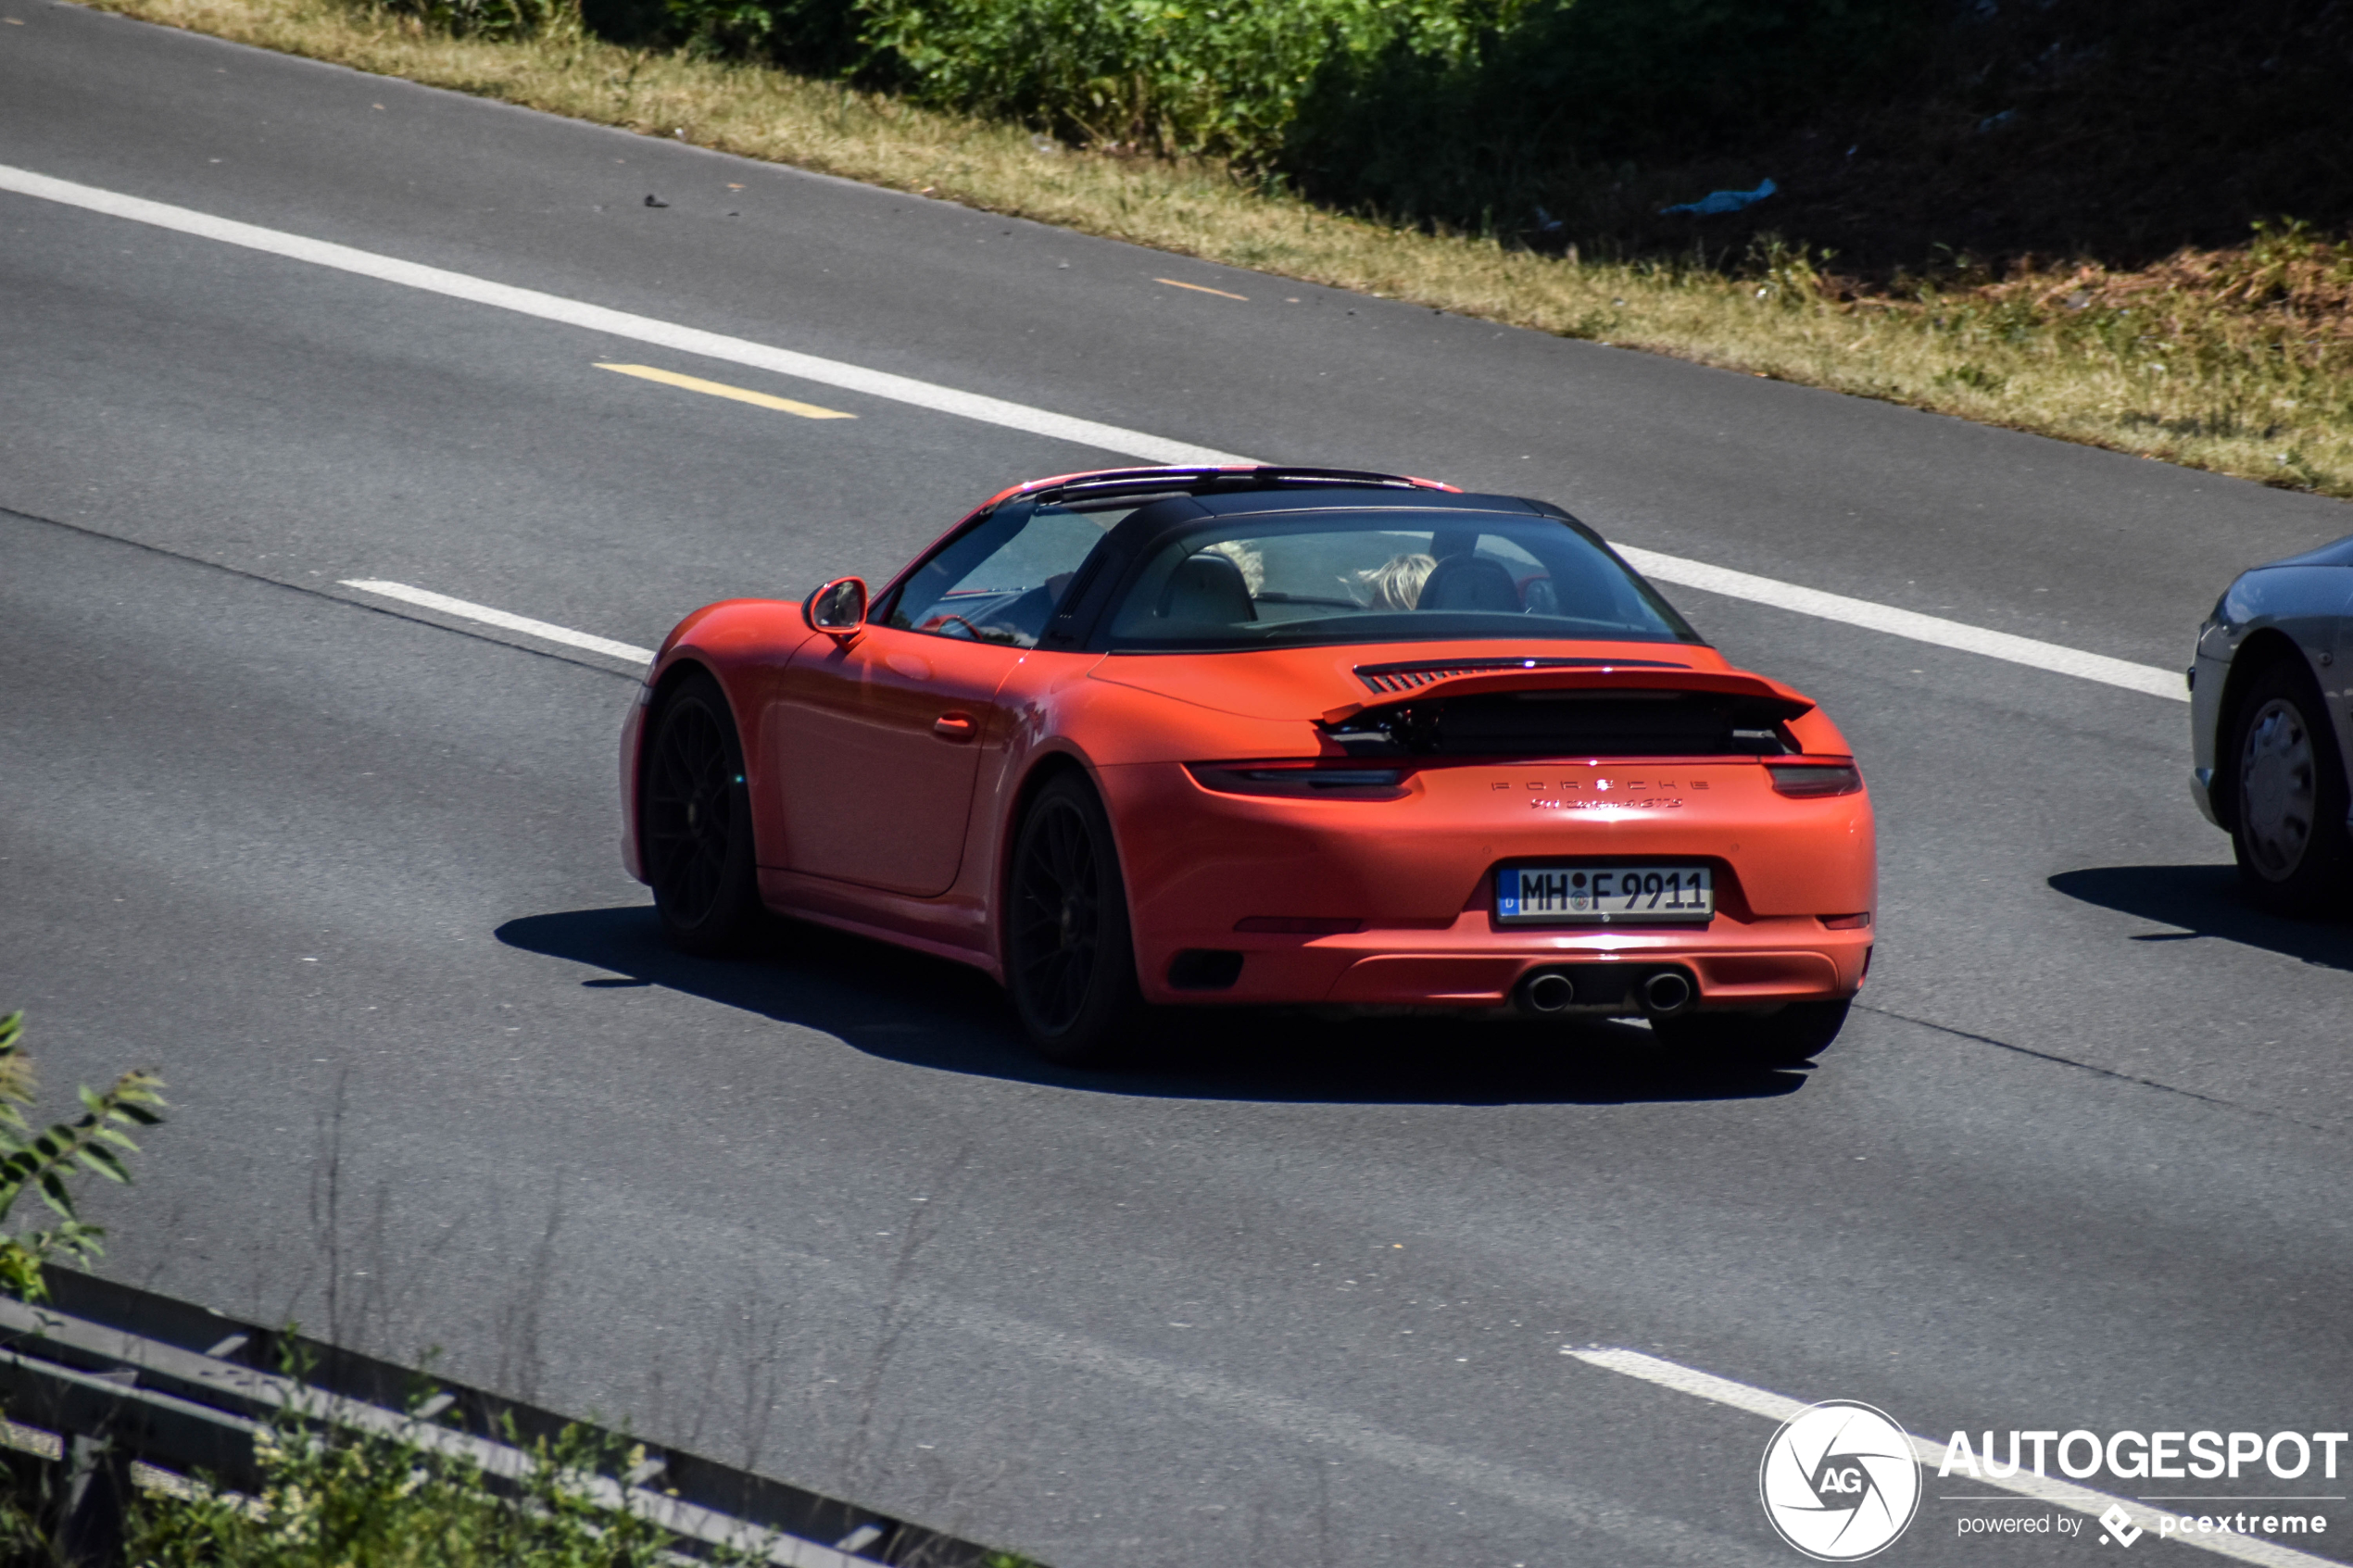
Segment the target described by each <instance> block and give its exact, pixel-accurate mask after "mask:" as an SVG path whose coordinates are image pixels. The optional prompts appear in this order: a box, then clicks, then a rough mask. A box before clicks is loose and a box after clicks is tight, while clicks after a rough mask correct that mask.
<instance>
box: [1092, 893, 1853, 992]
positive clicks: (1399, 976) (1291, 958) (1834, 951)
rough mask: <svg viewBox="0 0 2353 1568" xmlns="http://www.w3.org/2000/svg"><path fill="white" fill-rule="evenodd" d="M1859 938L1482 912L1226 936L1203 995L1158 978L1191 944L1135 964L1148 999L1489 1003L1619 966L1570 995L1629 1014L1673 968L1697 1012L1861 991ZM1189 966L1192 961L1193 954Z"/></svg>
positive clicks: (1778, 925) (1788, 923)
mask: <svg viewBox="0 0 2353 1568" xmlns="http://www.w3.org/2000/svg"><path fill="white" fill-rule="evenodd" d="M1871 935H1872V934H1871V932H1870V930H1869V928H1868V927H1867V928H1864V929H1861V930H1856V931H1831V930H1828V929H1825V928H1824V927H1823V925H1822V923H1821V922H1819V921H1818V920H1813V919H1807V918H1803V917H1789V918H1784V919H1778V920H1771V919H1768V920H1755V921H1746V922H1743V921H1734V920H1731V919H1730V918H1728V917H1725V916H1721V915H1719V916H1718V918H1717V919H1716V920H1715V921H1713V922H1710V923H1709V924H1708V925H1707V926H1705V927H1704V928H1700V927H1672V928H1660V929H1654V930H1642V929H1633V930H1626V929H1620V930H1611V931H1597V930H1589V929H1568V928H1558V927H1553V928H1544V929H1541V930H1530V929H1528V928H1525V927H1519V928H1509V929H1498V928H1497V927H1496V926H1495V925H1494V923H1493V922H1492V921H1491V918H1490V917H1489V916H1488V915H1487V914H1486V912H1485V911H1483V910H1477V911H1466V912H1465V913H1464V914H1463V915H1462V916H1461V917H1460V918H1459V919H1458V920H1457V921H1456V922H1454V924H1453V927H1452V928H1451V929H1448V930H1444V931H1430V930H1409V931H1362V932H1353V933H1350V934H1348V935H1339V936H1314V937H1302V936H1277V935H1256V934H1251V933H1241V932H1236V933H1232V934H1230V935H1225V936H1223V937H1221V938H1219V939H1218V947H1217V949H1215V950H1223V951H1231V952H1236V953H1239V955H1240V964H1239V970H1238V971H1233V980H1232V984H1230V985H1225V986H1222V987H1220V988H1218V989H1216V990H1202V989H1188V988H1184V987H1181V986H1178V985H1172V984H1170V980H1169V976H1170V971H1171V970H1172V969H1176V970H1177V971H1178V972H1179V974H1180V975H1181V974H1182V973H1183V972H1185V966H1184V963H1183V956H1184V955H1185V954H1186V953H1187V952H1188V951H1194V952H1197V951H1199V950H1200V949H1181V948H1180V949H1176V950H1172V951H1167V952H1152V951H1143V952H1139V955H1138V956H1139V959H1140V960H1142V962H1141V964H1140V966H1139V967H1140V968H1141V970H1142V975H1141V978H1142V980H1143V983H1144V992H1145V996H1146V997H1147V999H1148V1000H1151V1001H1153V1002H1156V1003H1193V1004H1199V1003H1204V1002H1207V1003H1230V1004H1237V1005H1248V1006H1268V1005H1283V1004H1288V1005H1298V1004H1312V1003H1327V1004H1331V1005H1335V1006H1348V1007H1434V1008H1463V1009H1480V1008H1499V1007H1504V1006H1508V1005H1510V1004H1511V1002H1512V1000H1513V997H1514V996H1515V994H1516V992H1517V991H1518V989H1519V987H1520V985H1521V983H1522V982H1523V981H1525V980H1526V979H1528V978H1529V975H1530V974H1531V973H1533V972H1537V971H1540V970H1555V969H1558V970H1564V971H1566V972H1570V973H1572V974H1575V975H1579V976H1583V975H1586V974H1589V973H1599V972H1604V971H1607V970H1623V971H1625V972H1626V978H1625V979H1624V980H1622V981H1619V982H1617V983H1616V984H1604V985H1592V984H1590V983H1587V982H1586V981H1584V980H1582V979H1580V982H1579V993H1580V996H1581V997H1590V998H1593V1000H1592V1001H1591V1002H1590V1003H1588V1002H1586V1001H1582V1000H1580V1002H1579V1005H1578V1006H1577V1007H1576V1009H1575V1010H1577V1011H1579V1012H1585V1013H1595V1012H1600V1013H1622V1014H1629V1015H1630V1014H1634V1013H1638V1012H1640V1011H1641V1010H1642V1009H1641V1006H1640V1003H1639V1001H1638V1000H1637V996H1638V993H1639V982H1640V979H1641V978H1642V977H1643V976H1645V975H1648V974H1651V973H1655V972H1658V971H1660V970H1662V969H1673V970H1679V971H1680V972H1683V973H1684V974H1686V975H1687V976H1688V977H1689V978H1690V980H1691V981H1692V984H1693V985H1694V986H1695V987H1696V989H1697V992H1698V1000H1697V1005H1698V1006H1699V1007H1701V1008H1703V1009H1719V1008H1723V1009H1738V1008H1768V1007H1779V1006H1780V1005H1782V1004H1784V1003H1788V1002H1798V1001H1815V1000H1824V999H1830V998H1833V997H1851V996H1853V995H1854V994H1855V993H1856V990H1858V989H1859V988H1860V987H1861V986H1862V984H1863V973H1864V970H1865V968H1866V966H1867V965H1868V963H1869V958H1870V951H1871ZM1190 967H1191V968H1192V969H1193V970H1194V971H1196V972H1199V971H1201V970H1202V968H1203V967H1204V966H1202V965H1201V964H1200V963H1199V962H1198V960H1195V961H1193V962H1192V964H1191V966H1190ZM1227 971H1231V965H1230V962H1229V964H1228V965H1227ZM1219 977H1220V978H1223V972H1220V974H1219Z"/></svg>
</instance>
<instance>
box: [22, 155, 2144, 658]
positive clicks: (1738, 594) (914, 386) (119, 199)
mask: <svg viewBox="0 0 2353 1568" xmlns="http://www.w3.org/2000/svg"><path fill="white" fill-rule="evenodd" d="M0 190H6V191H15V192H17V193H18V194H20V195H28V196H38V197H40V198H41V199H43V200H44V201H54V202H60V203H63V204H65V205H66V206H69V207H82V208H84V209H86V210H88V211H91V212H100V213H105V214H107V216H109V217H114V218H122V219H127V220H131V221H132V222H136V223H147V224H152V225H154V226H155V227H157V228H162V229H170V230H173V231H175V232H180V233H184V234H195V235H198V236H200V237H202V238H205V239H210V240H219V241H220V242H221V243H223V244H225V245H243V246H245V247H246V248H248V249H252V250H258V251H265V252H268V253H269V254H271V255H272V256H283V257H290V258H292V259H294V260H296V261H308V262H311V263H313V264H315V265H317V266H321V267H332V268H334V269H337V270H341V271H346V272H354V273H358V274H359V275H360V276H362V277H368V278H375V279H378V280H380V281H382V282H390V283H399V284H402V285H404V286H406V287H409V288H416V289H423V290H425V291H427V292H428V293H433V294H441V295H449V296H451V297H453V298H457V299H465V300H471V301H472V302H474V303H476V304H479V305H488V306H493V307H497V308H498V309H502V310H512V311H516V312H519V313H520V314H522V315H525V316H536V317H540V318H542V319H543V320H550V321H561V322H564V323H566V324H568V325H571V326H576V327H581V328H585V329H586V330H587V331H590V332H607V333H610V334H611V335H613V336H616V337H624V338H632V339H635V340H636V341H638V342H641V343H651V344H659V345H661V346H663V347H665V348H674V349H677V350H679V351H680V352H682V353H686V354H698V355H701V356H703V357H704V358H711V359H724V360H727V361H730V362H732V363H735V364H738V365H750V366H753V367H755V368H758V369H761V370H774V371H775V372H776V373H778V374H779V375H787V376H797V377H799V378H800V379H801V380H803V381H813V382H820V383H824V384H825V385H827V386H838V387H844V388H847V389H849V390H850V391H853V392H863V393H866V394H868V395H872V396H875V397H882V398H887V399H889V400H891V401H894V402H900V403H910V404H913V405H914V406H916V407H918V408H930V409H933V410H935V411H937V412H939V413H946V414H955V415H958V416H961V417H962V418H964V419H969V420H980V421H982V422H984V423H987V424H996V425H1003V426H1005V427H1006V428H1008V429H1012V430H1019V431H1026V432H1028V433H1031V434H1035V435H1046V436H1052V437H1054V438H1055V439H1057V440H1063V441H1070V442H1075V443H1076V444H1078V445H1084V446H1094V447H1098V448H1100V449H1101V450H1103V451H1106V452H1117V453H1120V454H1121V455H1123V456H1126V457H1131V458H1142V459H1143V460H1145V461H1146V462H1153V463H1173V464H1179V465H1182V464H1209V465H1222V464H1239V463H1249V462H1251V461H1252V460H1253V459H1252V458H1242V457H1238V456H1236V455H1235V454H1233V453H1230V452H1219V451H1216V450H1214V448H1211V447H1207V446H1193V445H1187V444H1186V443H1183V442H1178V441H1168V440H1164V439H1163V438H1162V437H1160V436H1156V435H1148V434H1145V433H1143V432H1141V431H1134V430H1124V429H1122V428H1120V427H1119V426H1117V425H1107V424H1098V423H1097V422H1095V421H1094V420H1080V419H1074V418H1072V417H1070V416H1069V415H1066V414H1056V413H1052V412H1050V411H1049V410H1047V409H1044V408H1029V407H1027V406H1026V405H1025V404H1020V403H1009V402H1006V401H1005V400H1003V399H1001V398H997V397H984V396H981V395H979V394H977V393H970V392H959V391H957V390H956V389H955V388H953V387H946V386H938V385H936V384H934V383H930V382H922V381H916V380H913V379H912V378H911V377H908V376H895V375H891V374H888V373H887V372H886V371H882V370H867V369H865V368H864V367H862V366H859V365H848V364H844V363H842V362H841V361H839V360H837V359H820V358H816V357H815V356H814V355H809V354H797V353H794V352H793V351H791V350H789V349H784V348H771V347H769V346H768V345H765V344H758V343H751V342H748V341H746V340H745V339H743V338H736V337H726V336H724V335H722V334H720V333H718V332H703V331H701V330H700V329H698V328H695V327H684V326H679V325H677V324H676V323H674V322H670V321H659V320H654V319H653V318H651V317H649V316H635V315H631V314H629V313H628V312H626V311H622V310H608V309H606V308H605V307H602V306H599V305H588V304H584V303H582V302H581V301H578V300H572V299H565V298H563V297H561V296H560V295H552V294H542V293H540V292H539V291H538V290H536V289H523V288H516V287H513V286H512V285H510V284H507V283H494V282H490V281H489V280H487V279H484V278H475V277H471V276H469V275H468V274H466V273H463V272H450V271H446V270H443V269H441V268H438V267H425V266H421V265H419V264H418V263H416V262H412V261H401V260H398V259H396V258H395V257H389V256H379V255H377V254H376V253H374V252H373V251H365V250H355V249H353V248H352V247H350V246H348V245H333V244H330V243H329V242H327V241H324V240H313V239H306V238H304V237H303V236H302V235H300V234H288V233H283V232H280V231H278V230H275V229H262V228H257V227H255V226H254V225H253V224H250V223H239V222H235V221H233V220H230V219H226V218H215V217H213V216H211V215H210V214H209V213H203V212H196V211H193V210H191V209H190V208H187V207H171V206H168V205H166V204H165V203H162V202H153V201H147V200H145V198H143V197H139V196H126V195H120V194H116V193H115V192H112V191H104V190H100V189H98V188H97V187H95V186H93V185H78V184H75V183H74V182H71V181H68V180H57V179H53V178H51V177H50V176H48V175H45V174H35V173H33V172H32V171H31V170H30V169H16V168H11V167H10V166H8V165H6V164H0ZM1185 286H1192V285H1185ZM1617 549H1618V553H1619V554H1620V555H1622V556H1624V557H1625V558H1626V559H1627V560H1628V561H1629V562H1630V563H1631V564H1632V565H1633V566H1634V568H1635V570H1637V571H1641V572H1642V573H1644V574H1645V575H1647V576H1652V577H1655V578H1657V579H1658V580H1659V581H1660V582H1662V583H1676V584H1678V585H1680V586H1682V587H1687V588H1703V589H1705V590H1706V591H1708V592H1710V593H1716V594H1723V595H1726V596H1729V597H1731V598H1738V599H1748V600H1752V601H1754V602H1755V603H1757V604H1766V605H1772V606H1775V607H1777V608H1781V609H1787V610H1794V611H1796V612H1797V613H1798V614H1800V615H1812V616H1818V617H1820V618H1821V619H1823V620H1826V621H1843V622H1845V623H1846V624H1848V625H1852V626H1861V627H1865V628H1868V629H1869V630H1871V631H1874V632H1883V633H1888V634H1890V635H1892V636H1897V637H1908V638H1911V639H1912V640H1914V641H1915V642H1923V643H1933V644H1935V645H1937V646H1941V647H1950V648H1960V649H1963V650H1965V651H1967V652H1969V653H1975V654H1982V655H1984V656H1985V657H1987V658H1989V659H2007V660H2008V661H2009V662H2011V663H2013V664H2024V665H2030V666H2032V667H2033V668H2035V669H2038V670H2048V671H2054V672H2056V673H2058V674H2062V675H2073V676H2075V677H2077V678H2079V679H2081V680H2086V681H2097V682H2101V683H2103V684H2108V685H2111V686H2122V687H2123V688H2125V689H2126V690H2128V691H2136V692H2145V693H2147V694H2148V695H2150V696H2162V697H2171V698H2172V699H2174V700H2176V701H2181V702H2186V701H2188V700H2189V694H2188V692H2187V691H2186V690H2184V689H2183V681H2182V677H2181V676H2180V675H2179V674H2177V673H2176V672H2174V671H2170V670H2159V669H2158V668H2156V667H2155V666H2153V665H2146V664H2133V663H2131V662H2129V661H2128V660H2125V659H2110V658H2108V656H2107V655H2105V654H2097V653H2086V652H2084V651H2082V649H2080V648H2070V647H2066V646H2061V645H2059V644H2057V643H2045V642H2041V641H2038V640H2037V639H2035V638H2032V637H2020V636H2013V635H2012V634H2011V633H2007V632H1995V631H1991V630H1989V629H1987V628H1984V627H1981V626H1971V625H1969V624H1967V623H1966V622H1963V621H1947V620H1945V619H1944V618H1943V617H1942V616H1935V615H1922V614H1920V613H1919V612H1918V611H1915V610H1908V609H1898V608H1895V607H1894V606H1893V605H1882V604H1875V603H1873V602H1872V601H1870V600H1869V599H1853V598H1848V597H1846V596H1844V595H1843V594H1826V593H1823V592H1821V591H1820V590H1818V589H1814V588H1802V587H1799V586H1798V585H1797V584H1796V583H1782V582H1779V581H1776V580H1775V579H1773V578H1770V577H1757V576H1754V575H1752V574H1751V573H1749V572H1745V571H1730V570H1729V569H1728V568H1724V567H1718V566H1710V565H1708V564H1707V563H1706V562H1705V561H1695V560H1687V559H1685V558H1682V557H1680V556H1668V555H1661V554H1659V553H1658V552H1657V551H1655V550H1643V549H1637V548H1635V547H1634V546H1625V545H1621V546H1617Z"/></svg>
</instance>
